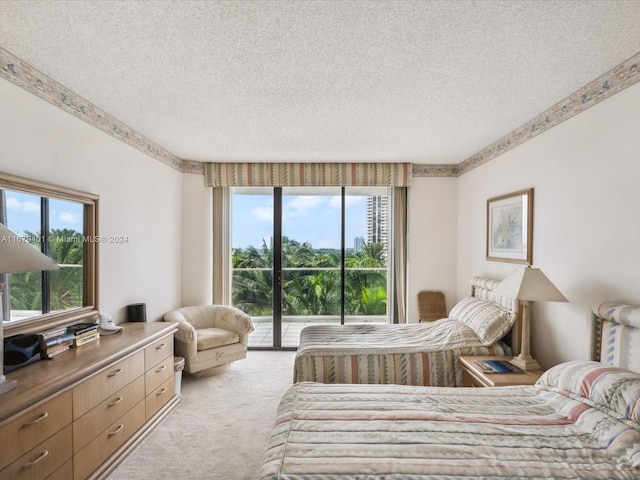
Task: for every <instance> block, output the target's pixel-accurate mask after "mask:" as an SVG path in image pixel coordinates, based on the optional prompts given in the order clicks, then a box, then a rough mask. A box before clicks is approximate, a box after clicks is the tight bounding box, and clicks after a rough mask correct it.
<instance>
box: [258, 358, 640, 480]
mask: <svg viewBox="0 0 640 480" xmlns="http://www.w3.org/2000/svg"><path fill="white" fill-rule="evenodd" d="M554 368H555V367H554ZM596 370H597V369H596ZM596 370H594V371H587V372H582V373H581V372H580V371H577V370H575V369H574V370H567V371H566V373H567V374H566V375H565V379H564V380H563V379H562V378H560V381H565V380H566V379H570V383H571V382H572V383H573V384H572V385H568V386H567V385H564V386H563V385H556V386H554V384H553V382H555V381H556V380H558V378H559V377H558V375H557V372H556V376H555V377H553V376H550V377H548V378H547V379H546V380H543V379H541V381H539V382H538V384H536V385H535V386H529V387H525V386H520V387H502V388H483V389H479V388H477V389H474V388H434V387H415V386H403V385H325V384H318V383H309V382H304V383H299V384H296V385H294V386H293V387H291V388H290V389H289V390H288V391H287V393H286V394H285V395H284V397H283V399H282V402H281V404H280V407H279V410H278V413H277V418H276V422H275V427H274V429H273V432H272V435H271V438H270V441H269V445H268V449H267V452H266V454H265V456H264V461H263V465H262V468H261V471H260V474H259V478H260V479H261V480H308V479H314V480H418V479H427V478H428V479H470V478H473V479H480V478H483V479H516V478H517V479H567V478H571V479H638V478H640V467H639V466H640V426H639V425H638V423H637V420H638V418H637V417H638V416H639V415H640V405H638V403H640V402H638V398H639V397H638V395H639V393H638V392H639V390H638V387H639V386H640V376H638V377H637V378H636V381H635V383H634V384H629V385H628V386H626V387H625V386H624V385H623V384H621V382H620V376H619V375H618V374H617V372H613V373H614V377H615V375H618V377H616V378H614V377H611V378H610V379H609V380H602V378H603V377H605V376H606V375H607V374H608V373H611V371H610V369H608V370H605V369H600V370H602V372H604V374H602V375H601V373H602V372H601V371H596ZM583 373H584V374H583ZM560 377H562V375H560ZM576 379H578V380H577V381H576ZM545 382H546V383H545ZM621 385H622V387H621ZM598 388H600V389H602V390H601V391H600V392H599V393H598V392H595V390H596V389H598ZM567 389H571V390H576V391H577V393H574V392H572V391H570V390H567ZM614 392H615V393H614ZM625 395H627V396H626V398H625ZM630 417H633V418H630Z"/></svg>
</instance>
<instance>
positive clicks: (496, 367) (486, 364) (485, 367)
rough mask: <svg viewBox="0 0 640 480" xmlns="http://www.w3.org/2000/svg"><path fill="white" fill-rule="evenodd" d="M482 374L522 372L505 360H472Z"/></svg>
mask: <svg viewBox="0 0 640 480" xmlns="http://www.w3.org/2000/svg"><path fill="white" fill-rule="evenodd" d="M474 362H475V364H476V365H477V366H478V367H479V368H480V370H482V372H483V373H522V370H521V369H520V368H518V367H516V366H515V365H514V364H513V363H511V362H508V361H506V360H474Z"/></svg>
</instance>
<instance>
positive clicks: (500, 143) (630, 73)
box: [0, 47, 640, 177]
mask: <svg viewBox="0 0 640 480" xmlns="http://www.w3.org/2000/svg"><path fill="white" fill-rule="evenodd" d="M0 77H2V78H4V79H6V80H8V81H10V82H11V83H13V84H15V85H17V86H19V87H21V88H23V89H25V90H27V91H29V92H31V93H33V94H34V95H37V96H38V97H40V98H42V99H43V100H46V101H47V102H49V103H51V104H53V105H55V106H57V107H59V108H61V109H62V110H64V111H66V112H68V113H70V114H72V115H73V116H75V117H77V118H79V119H80V120H83V121H85V122H86V123H88V124H89V125H92V126H94V127H96V128H98V129H100V130H102V131H103V132H105V133H108V134H109V135H111V136H112V137H115V138H117V139H118V140H120V141H122V142H124V143H126V144H127V145H130V146H132V147H134V148H136V149H138V150H140V151H141V152H143V153H145V154H147V155H149V156H150V157H153V158H155V159H156V160H158V161H160V162H162V163H164V164H165V165H167V166H169V167H171V168H174V169H176V170H178V171H180V172H182V173H191V174H197V175H204V164H203V163H202V162H196V161H193V160H184V159H181V158H179V157H177V156H175V155H174V154H173V153H171V152H169V151H168V150H166V149H165V148H163V147H161V146H160V145H158V144H157V143H155V142H153V141H151V140H149V139H148V138H146V137H145V136H144V135H141V134H140V133H138V132H137V131H135V130H134V129H133V128H131V127H129V126H128V125H125V124H124V123H122V122H121V121H119V120H117V119H116V118H114V117H113V116H111V115H109V114H108V113H106V112H104V111H103V110H101V109H100V108H98V107H96V106H95V105H93V104H92V103H91V102H89V101H87V100H85V99H84V98H82V97H80V96H79V95H76V94H75V93H73V92H72V91H71V90H69V89H67V88H65V87H64V86H63V85H61V84H59V83H58V82H56V81H55V80H53V79H52V78H50V77H48V76H47V75H45V74H44V73H42V72H40V71H39V70H37V69H36V68H33V67H32V66H31V65H29V64H27V63H26V62H23V61H22V60H20V59H19V58H17V57H16V56H14V55H13V54H11V53H9V52H8V51H7V50H5V49H3V48H2V47H0ZM638 81H640V52H638V53H637V54H635V55H634V56H632V57H631V58H630V59H628V60H627V61H625V62H623V63H622V64H620V65H618V66H617V67H615V68H614V69H613V70H610V71H609V72H607V73H605V74H604V75H602V76H600V77H598V78H597V79H596V80H594V81H593V82H591V83H589V84H588V85H586V86H585V87H583V88H581V89H580V90H578V91H577V92H575V93H573V94H571V95H569V96H568V97H567V98H565V99H564V100H562V101H560V102H558V103H556V104H555V105H553V106H552V107H551V108H548V109H547V110H545V111H544V112H542V113H541V114H539V115H538V116H536V117H535V118H533V119H532V120H529V121H528V122H527V123H525V124H523V125H522V126H520V127H519V128H517V129H516V130H514V131H512V132H511V133H508V134H507V135H505V136H504V137H502V138H500V139H498V140H496V141H495V142H493V143H492V144H490V145H488V146H487V147H485V148H483V149H482V150H480V151H479V152H477V153H475V154H474V155H472V156H471V157H469V158H467V159H466V160H464V161H462V162H461V163H459V164H413V167H412V174H413V176H414V177H459V176H460V175H464V174H465V173H467V172H469V171H470V170H473V169H474V168H476V167H479V166H480V165H483V164H485V163H487V162H488V161H490V160H492V159H494V158H496V157H497V156H498V155H501V154H503V153H505V152H506V151H508V150H511V149H512V148H514V147H517V146H518V145H521V144H523V143H524V142H526V141H528V140H530V139H532V138H533V137H535V136H537V135H539V134H541V133H543V132H546V131H547V130H549V129H550V128H553V127H555V126H556V125H558V124H560V123H562V122H564V121H565V120H568V119H569V118H571V117H573V116H574V115H577V114H578V113H580V112H583V111H584V110H586V109H587V108H590V107H592V106H594V105H596V104H598V103H600V102H601V101H602V100H605V99H606V98H609V97H611V96H612V95H615V94H616V93H618V92H620V91H622V90H624V89H625V88H627V87H630V86H631V85H633V84H635V83H637V82H638Z"/></svg>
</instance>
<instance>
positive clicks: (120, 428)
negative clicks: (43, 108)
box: [109, 424, 124, 437]
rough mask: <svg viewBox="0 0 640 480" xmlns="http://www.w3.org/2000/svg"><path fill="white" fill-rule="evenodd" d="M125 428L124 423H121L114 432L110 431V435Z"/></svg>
mask: <svg viewBox="0 0 640 480" xmlns="http://www.w3.org/2000/svg"><path fill="white" fill-rule="evenodd" d="M123 428H124V425H122V424H121V425H120V426H118V428H116V429H115V430H114V431H113V432H110V433H109V436H110V437H111V436H112V435H115V434H116V433H118V432H120V430H122V429H123Z"/></svg>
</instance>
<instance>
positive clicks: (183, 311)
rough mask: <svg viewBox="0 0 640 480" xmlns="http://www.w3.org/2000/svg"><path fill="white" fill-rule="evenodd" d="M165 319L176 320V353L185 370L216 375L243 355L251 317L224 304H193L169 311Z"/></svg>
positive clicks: (196, 373) (192, 372) (198, 373)
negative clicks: (182, 358) (181, 358)
mask: <svg viewBox="0 0 640 480" xmlns="http://www.w3.org/2000/svg"><path fill="white" fill-rule="evenodd" d="M164 320H165V321H166V322H176V323H177V324H178V331H177V332H176V335H175V339H176V344H175V352H176V354H177V355H178V356H180V357H184V359H185V367H184V370H185V372H187V373H191V374H194V375H197V376H202V375H217V374H218V373H221V372H222V371H224V369H225V368H226V367H228V366H229V365H230V364H231V363H232V362H234V361H235V360H240V359H242V358H245V357H246V355H247V345H248V343H249V334H250V333H251V332H252V331H253V329H254V327H253V322H252V321H251V317H249V315H247V314H246V313H245V312H243V311H242V310H239V309H237V308H234V307H230V306H227V305H194V306H190V307H183V308H178V309H176V310H173V311H171V312H168V313H166V314H165V316H164Z"/></svg>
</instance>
